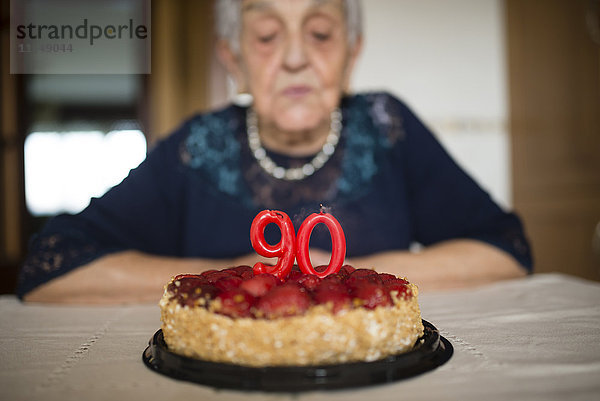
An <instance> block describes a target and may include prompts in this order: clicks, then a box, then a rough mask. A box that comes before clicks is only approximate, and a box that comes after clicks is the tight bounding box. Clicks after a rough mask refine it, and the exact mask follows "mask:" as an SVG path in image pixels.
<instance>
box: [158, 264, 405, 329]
mask: <svg viewBox="0 0 600 401" xmlns="http://www.w3.org/2000/svg"><path fill="white" fill-rule="evenodd" d="M408 284H409V283H408V281H406V280H405V279H402V278H397V277H395V276H393V275H391V274H387V273H377V272H375V271H373V270H368V269H354V268H352V267H351V266H347V265H346V266H343V267H342V268H341V269H340V271H339V272H338V273H335V274H331V275H329V276H327V277H325V278H319V277H317V276H315V275H312V274H304V273H301V272H299V271H298V270H297V269H292V271H291V272H290V274H289V276H288V279H287V281H285V282H284V284H283V285H281V281H280V280H279V279H278V278H277V277H275V276H274V275H271V274H268V273H263V274H259V275H256V276H255V275H254V273H253V271H252V268H250V267H249V266H238V267H233V268H229V269H225V270H223V271H216V270H213V271H207V272H204V273H202V274H180V275H177V276H175V278H174V279H173V281H172V282H171V283H170V284H169V285H168V286H167V291H168V292H169V293H171V299H176V300H177V302H178V303H179V304H181V305H182V306H190V307H206V306H208V305H209V304H210V302H211V301H212V300H214V299H215V298H219V299H221V304H222V309H220V310H219V311H218V312H219V313H221V314H223V315H227V316H231V317H234V318H235V317H262V318H268V319H273V318H277V317H283V316H293V315H298V314H303V313H304V312H305V311H306V309H307V308H309V307H310V305H313V304H327V303H331V305H332V306H333V312H334V313H338V312H339V311H341V310H344V309H347V308H357V307H364V308H367V309H373V308H375V307H377V306H384V307H385V306H390V305H391V304H392V298H391V295H390V294H391V293H395V294H396V296H398V297H399V298H405V299H406V298H410V297H412V296H413V295H414V294H413V293H412V291H411V289H410V286H409V285H408Z"/></svg>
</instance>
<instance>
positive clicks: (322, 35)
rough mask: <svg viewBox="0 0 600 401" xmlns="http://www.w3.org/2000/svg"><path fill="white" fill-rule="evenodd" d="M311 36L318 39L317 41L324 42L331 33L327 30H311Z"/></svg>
mask: <svg viewBox="0 0 600 401" xmlns="http://www.w3.org/2000/svg"><path fill="white" fill-rule="evenodd" d="M312 36H313V38H315V39H316V40H318V41H319V42H325V41H327V40H329V38H330V37H331V34H330V33H328V32H316V31H314V32H312Z"/></svg>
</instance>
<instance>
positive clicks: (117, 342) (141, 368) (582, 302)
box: [0, 274, 600, 401]
mask: <svg viewBox="0 0 600 401" xmlns="http://www.w3.org/2000/svg"><path fill="white" fill-rule="evenodd" d="M421 308H422V314H423V318H424V319H425V320H428V321H430V322H431V323H433V324H434V325H436V326H437V327H438V329H439V330H440V332H441V334H442V335H443V336H444V337H446V338H447V339H448V340H450V342H451V343H452V344H453V346H454V355H453V357H452V359H450V361H449V362H448V363H446V364H445V365H443V366H441V367H439V368H438V369H436V370H434V371H432V372H428V373H425V374H423V375H420V376H417V377H414V378H411V379H408V380H403V381H399V382H395V383H390V384H384V385H378V386H373V387H366V388H359V389H352V390H343V391H316V392H308V393H301V394H300V395H298V394H296V395H294V394H279V393H276V394H270V393H262V392H253V393H243V392H237V391H229V390H214V389H212V388H210V387H205V386H200V385H197V384H193V383H187V382H181V381H176V380H173V379H170V378H167V377H164V376H162V375H159V374H157V373H154V372H152V371H150V370H149V369H148V368H146V366H145V365H144V364H143V362H142V359H141V355H142V352H143V350H144V349H145V347H146V345H147V343H148V340H149V339H150V337H151V336H152V334H154V332H156V330H157V329H158V328H159V326H160V321H159V309H158V306H157V305H130V306H114V307H90V306H56V305H25V304H22V303H20V302H19V301H18V300H17V299H16V298H15V297H13V296H2V297H0V360H1V361H2V364H1V365H0V399H1V400H42V399H43V400H49V401H50V400H90V401H92V400H107V399H110V400H141V399H146V400H188V399H189V400H191V399H194V400H220V401H222V400H244V401H253V400H279V399H283V400H301V401H309V400H332V401H334V400H340V401H341V400H344V401H354V400H356V401H359V400H360V401H363V400H402V399H407V400H411V401H415V400H435V399H443V400H508V399H510V400H586V401H587V400H591V399H600V344H599V342H600V283H596V282H591V281H585V280H582V279H578V278H574V277H570V276H566V275H561V274H538V275H533V276H529V277H526V278H522V279H517V280H510V281H505V282H499V283H495V284H492V285H488V286H485V287H480V288H475V289H467V290H455V291H450V292H441V293H431V294H422V296H421Z"/></svg>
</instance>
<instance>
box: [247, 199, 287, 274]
mask: <svg viewBox="0 0 600 401" xmlns="http://www.w3.org/2000/svg"><path fill="white" fill-rule="evenodd" d="M271 223H275V224H277V226H278V227H279V230H280V231H281V240H280V241H279V242H278V243H277V244H275V245H271V244H269V243H268V242H267V241H266V240H265V236H264V231H265V228H266V227H267V225H269V224H271ZM250 241H251V242H252V247H253V248H254V250H255V251H256V253H258V254H259V255H261V256H264V257H267V258H273V257H278V258H279V259H278V260H277V264H276V265H275V266H269V265H265V264H264V263H260V262H257V263H256V264H255V265H254V268H253V269H254V273H255V274H261V273H271V274H273V275H274V276H276V277H277V278H279V279H280V280H284V279H285V278H286V277H287V275H288V274H289V273H290V271H291V270H292V265H293V264H294V258H295V256H296V235H295V234H294V225H293V224H292V221H291V220H290V218H289V216H288V215H287V214H285V213H283V212H279V211H277V210H263V211H262V212H260V213H259V214H258V215H256V217H255V218H254V220H253V221H252V227H251V228H250Z"/></svg>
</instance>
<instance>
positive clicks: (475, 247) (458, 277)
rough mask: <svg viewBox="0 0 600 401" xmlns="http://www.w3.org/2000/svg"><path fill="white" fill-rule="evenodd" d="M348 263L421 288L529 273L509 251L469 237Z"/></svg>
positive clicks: (457, 285)
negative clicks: (406, 281)
mask: <svg viewBox="0 0 600 401" xmlns="http://www.w3.org/2000/svg"><path fill="white" fill-rule="evenodd" d="M346 263H348V264H351V265H353V266H354V267H362V268H373V269H375V270H377V271H379V272H388V273H392V274H395V275H397V276H400V277H406V278H407V279H408V280H409V281H410V282H411V283H414V284H416V285H417V286H418V287H419V289H420V290H421V291H423V290H424V291H432V290H445V289H451V288H462V287H471V286H477V285H482V284H486V283H491V282H494V281H498V280H505V279H510V278H516V277H522V276H525V275H526V271H525V270H524V269H523V268H522V267H521V266H520V265H519V263H518V262H517V261H516V260H515V259H514V258H513V257H512V256H510V255H509V254H508V253H506V252H504V251H502V250H500V249H498V248H496V247H494V246H492V245H489V244H487V243H485V242H481V241H475V240H467V239H457V240H451V241H445V242H441V243H439V244H436V245H432V246H430V247H427V248H425V249H423V250H421V251H420V252H406V251H389V252H382V253H378V254H374V255H370V256H365V257H358V258H352V259H347V260H346Z"/></svg>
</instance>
